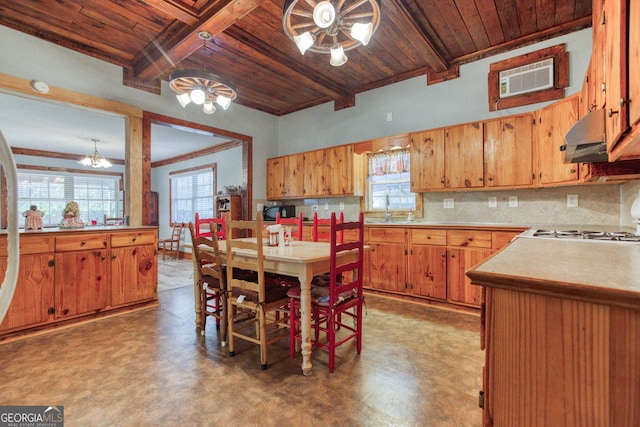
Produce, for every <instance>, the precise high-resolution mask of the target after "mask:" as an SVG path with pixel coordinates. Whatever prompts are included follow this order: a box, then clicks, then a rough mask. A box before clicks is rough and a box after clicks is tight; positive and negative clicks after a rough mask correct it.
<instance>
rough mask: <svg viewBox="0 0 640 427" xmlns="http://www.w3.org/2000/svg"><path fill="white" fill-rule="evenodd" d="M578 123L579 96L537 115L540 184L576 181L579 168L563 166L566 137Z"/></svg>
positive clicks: (552, 106)
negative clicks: (563, 146) (562, 148)
mask: <svg viewBox="0 0 640 427" xmlns="http://www.w3.org/2000/svg"><path fill="white" fill-rule="evenodd" d="M577 121H578V96H577V95H574V96H571V97H568V98H565V99H563V100H562V101H558V102H555V103H553V104H551V105H548V106H546V107H544V108H542V109H540V110H538V112H537V120H536V122H537V137H538V138H537V148H538V170H539V171H540V172H539V182H540V185H547V184H560V183H569V182H577V181H578V179H579V165H578V164H576V163H568V164H565V163H564V152H563V151H560V146H561V145H564V143H565V141H564V136H565V134H566V133H567V131H568V130H569V129H570V128H571V126H573V124H575V123H576V122H577Z"/></svg>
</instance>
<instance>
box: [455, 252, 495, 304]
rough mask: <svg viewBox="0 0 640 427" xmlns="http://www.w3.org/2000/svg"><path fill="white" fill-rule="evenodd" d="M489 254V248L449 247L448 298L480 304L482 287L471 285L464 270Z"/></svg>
mask: <svg viewBox="0 0 640 427" xmlns="http://www.w3.org/2000/svg"><path fill="white" fill-rule="evenodd" d="M489 255H491V250H490V249H449V260H448V264H447V273H448V279H449V283H448V285H449V299H450V300H451V301H454V302H461V303H465V304H471V305H475V306H478V307H479V306H480V303H481V302H482V301H481V300H482V288H481V287H480V286H474V285H471V279H469V278H468V277H467V275H466V274H465V271H466V270H468V269H469V268H471V267H473V266H474V265H476V264H478V263H479V262H480V261H482V260H484V259H486V258H488V257H489Z"/></svg>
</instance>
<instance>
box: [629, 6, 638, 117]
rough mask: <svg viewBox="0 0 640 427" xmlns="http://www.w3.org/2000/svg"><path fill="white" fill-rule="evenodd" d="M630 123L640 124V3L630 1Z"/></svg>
mask: <svg viewBox="0 0 640 427" xmlns="http://www.w3.org/2000/svg"><path fill="white" fill-rule="evenodd" d="M628 7H629V43H628V52H629V54H628V61H627V63H628V64H629V73H628V75H629V76H631V78H629V79H628V82H629V100H630V101H631V102H629V124H630V125H634V126H638V125H640V79H638V76H640V3H638V2H637V1H630V2H629V6H628Z"/></svg>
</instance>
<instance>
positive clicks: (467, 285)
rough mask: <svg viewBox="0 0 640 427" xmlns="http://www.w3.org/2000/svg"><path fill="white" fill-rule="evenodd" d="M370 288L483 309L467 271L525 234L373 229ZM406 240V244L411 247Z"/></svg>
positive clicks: (369, 240)
mask: <svg viewBox="0 0 640 427" xmlns="http://www.w3.org/2000/svg"><path fill="white" fill-rule="evenodd" d="M367 228H368V234H367V236H368V237H367V242H366V244H367V245H369V247H370V250H369V251H367V259H366V260H365V262H366V266H367V269H366V270H365V283H364V285H365V287H366V288H368V289H371V290H375V291H379V292H383V293H388V294H394V295H396V296H399V295H405V296H407V297H410V298H411V299H415V300H417V301H427V300H428V301H429V302H431V303H435V304H447V305H455V306H458V307H462V306H464V307H471V308H478V307H480V304H481V292H480V289H479V288H478V287H476V286H472V285H471V281H470V279H469V278H468V277H467V276H466V275H465V272H466V270H468V269H469V268H471V267H472V266H474V265H476V264H478V263H479V262H480V261H482V260H484V259H486V258H487V257H489V256H490V255H491V254H492V253H494V252H496V251H497V250H498V249H501V248H503V247H504V246H506V245H507V244H508V243H509V242H510V241H511V240H512V239H513V238H514V237H515V236H516V235H517V234H518V233H520V232H522V231H524V229H515V230H510V231H506V230H490V229H476V228H473V229H464V228H446V227H437V228H430V227H406V228H405V227H396V226H388V227H378V226H372V227H367ZM405 240H406V242H405Z"/></svg>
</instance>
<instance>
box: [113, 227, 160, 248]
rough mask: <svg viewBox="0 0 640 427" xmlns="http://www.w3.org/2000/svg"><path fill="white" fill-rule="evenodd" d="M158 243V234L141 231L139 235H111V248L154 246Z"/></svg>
mask: <svg viewBox="0 0 640 427" xmlns="http://www.w3.org/2000/svg"><path fill="white" fill-rule="evenodd" d="M155 242H156V233H155V232H151V231H146V232H145V231H140V232H137V233H116V234H112V235H111V247H112V248H118V247H122V246H134V245H152V244H154V243H155Z"/></svg>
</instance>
